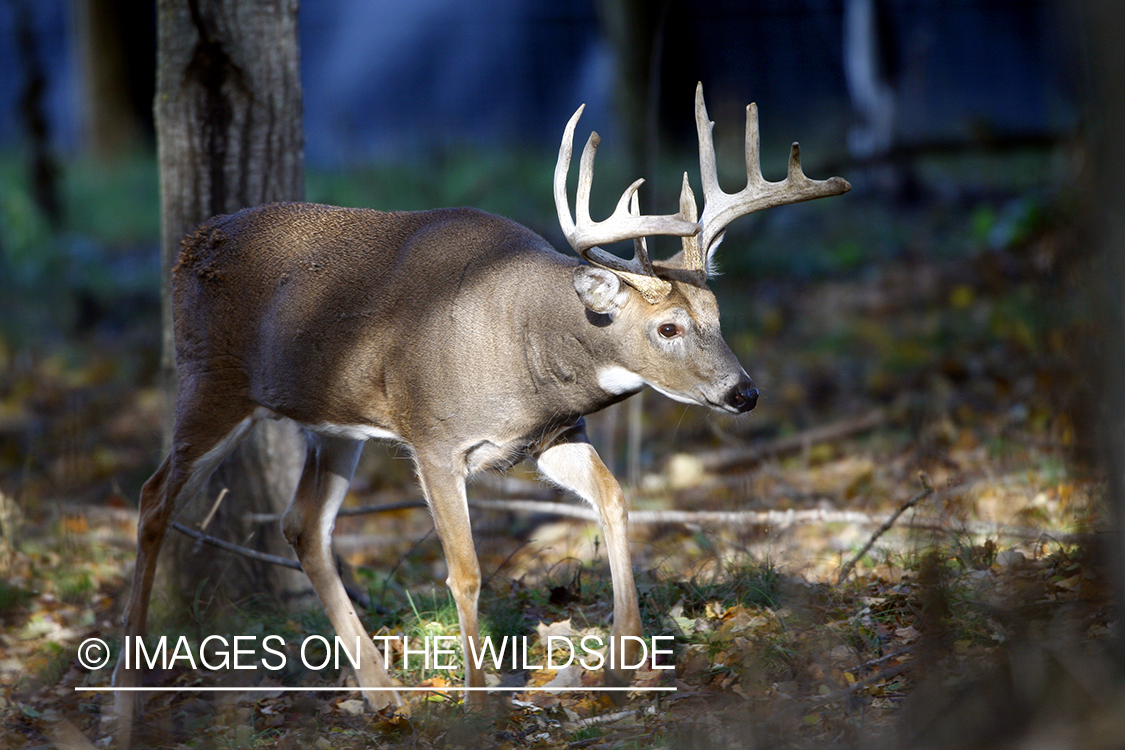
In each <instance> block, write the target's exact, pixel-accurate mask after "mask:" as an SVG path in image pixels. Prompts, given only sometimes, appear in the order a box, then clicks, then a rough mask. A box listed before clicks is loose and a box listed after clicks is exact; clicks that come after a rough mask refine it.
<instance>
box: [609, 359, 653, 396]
mask: <svg viewBox="0 0 1125 750" xmlns="http://www.w3.org/2000/svg"><path fill="white" fill-rule="evenodd" d="M646 385H648V383H646V382H645V379H644V378H642V377H641V376H640V375H638V374H637V373H635V372H633V371H631V370H626V369H625V368H624V367H618V366H617V365H611V366H610V367H603V368H601V369H600V370H598V387H599V388H601V389H602V390H603V391H605V392H606V393H609V394H612V395H614V396H619V395H621V394H622V393H632V392H633V391H639V390H640V389H641V388H644V387H645V386H646Z"/></svg>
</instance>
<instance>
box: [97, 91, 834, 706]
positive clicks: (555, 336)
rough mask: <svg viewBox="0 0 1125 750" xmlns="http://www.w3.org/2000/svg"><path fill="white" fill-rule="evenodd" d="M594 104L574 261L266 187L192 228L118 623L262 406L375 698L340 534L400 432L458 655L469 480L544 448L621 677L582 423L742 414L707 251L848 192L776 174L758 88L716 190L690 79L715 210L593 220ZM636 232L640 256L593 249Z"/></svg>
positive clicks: (616, 580) (610, 491)
mask: <svg viewBox="0 0 1125 750" xmlns="http://www.w3.org/2000/svg"><path fill="white" fill-rule="evenodd" d="M583 108H584V105H583V106H582V107H579V108H578V110H577V111H576V112H575V113H574V115H573V116H572V117H571V118H570V120H569V122H568V123H567V125H566V127H565V129H564V131H563V138H562V144H561V146H560V148H559V155H558V161H557V164H556V167H555V172H554V198H555V205H556V208H557V211H558V218H559V222H560V225H561V228H562V231H563V234H564V235H565V237H566V239H567V241H568V243H569V244H570V246H571V248H572V249H573V250H574V253H575V254H574V255H569V254H563V253H560V252H558V251H557V250H555V249H554V248H553V247H552V246H551V245H550V244H549V243H548V242H547V241H546V240H544V239H542V238H541V237H539V236H538V235H537V234H535V233H534V232H532V231H531V230H529V229H526V228H525V227H523V226H521V225H519V224H517V223H515V222H513V221H510V220H508V219H505V218H501V217H498V216H494V215H491V214H488V213H485V212H482V211H479V210H476V209H472V208H446V209H435V210H427V211H415V212H395V213H383V212H379V211H375V210H369V209H356V208H338V207H332V206H324V205H318V204H312V203H273V204H267V205H263V206H259V207H255V208H248V209H244V210H242V211H239V212H237V213H234V214H230V215H224V216H217V217H214V218H212V219H210V220H208V221H207V222H205V223H204V224H202V225H201V226H200V227H199V228H198V229H196V230H195V231H194V232H193V233H191V234H190V235H189V236H187V237H186V238H185V239H184V240H183V243H182V252H181V254H180V256H179V262H178V264H177V266H176V267H175V269H174V272H173V281H172V284H173V290H174V294H173V305H174V330H175V351H176V368H177V373H178V390H177V395H176V400H175V414H174V426H173V430H172V440H171V449H170V451H169V453H168V455H167V456H166V457H165V458H164V460H163V462H162V463H161V464H160V466H159V468H158V469H157V470H156V472H155V473H154V474H153V475H152V477H151V478H150V479H149V480H148V481H147V482H146V483H145V484H144V486H143V487H142V490H141V497H140V510H139V519H138V528H137V557H136V565H135V569H134V575H133V584H132V590H131V592H130V595H129V598H128V600H127V606H126V609H125V612H124V616H123V623H124V631H123V632H124V635H126V636H130V637H133V638H138V637H141V636H143V635H144V633H145V629H146V620H147V613H148V605H149V599H150V595H151V591H152V585H153V577H154V572H155V569H156V559H157V555H158V553H159V551H160V547H161V543H162V541H163V539H164V537H165V535H166V533H167V531H168V526H169V524H170V523H171V521H172V520H173V519H174V518H175V517H176V515H177V513H178V512H179V511H180V510H181V509H182V508H183V507H184V506H185V505H186V504H187V503H189V502H190V501H191V500H192V499H193V498H194V497H195V496H196V495H197V494H198V493H199V492H200V490H201V489H202V488H203V486H204V484H205V482H206V480H207V478H208V477H209V476H210V475H211V473H212V472H213V471H214V469H215V468H216V467H217V466H218V465H219V463H220V462H221V461H222V460H223V459H224V458H225V457H226V456H227V455H228V454H229V453H230V452H231V451H232V450H233V448H234V446H235V445H236V444H237V443H238V441H239V440H240V439H241V438H242V437H243V436H244V435H245V434H246V432H247V431H248V430H249V429H250V427H251V426H252V425H253V424H254V423H255V422H256V421H258V420H261V419H289V420H292V421H293V422H296V423H297V424H298V425H300V426H301V427H302V428H303V432H304V434H305V435H306V438H307V452H306V458H305V464H304V468H303V471H302V473H301V476H300V479H299V481H298V484H297V488H296V491H295V495H294V497H293V500H292V503H291V505H290V506H289V508H288V510H287V511H286V512H285V514H284V516H283V518H282V521H281V524H282V530H283V532H284V535H285V537H286V539H287V541H288V542H289V543H290V545H291V546H292V548H293V550H294V551H295V553H296V556H297V559H298V560H299V562H300V564H301V566H302V567H303V568H304V570H305V572H306V574H307V575H308V578H309V580H310V582H311V584H312V587H313V589H314V590H315V592H316V594H317V596H318V598H319V599H320V602H321V604H322V605H323V607H324V609H325V610H326V612H327V614H328V618H329V620H330V622H331V624H332V627H333V628H334V629H335V631H336V634H337V635H338V636H340V637H341V638H343V639H344V641H345V642H347V643H352V642H353V641H354V639H356V638H359V642H360V643H361V644H362V645H361V654H360V659H359V666H358V667H357V668H356V669H355V678H356V682H357V683H358V686H359V689H360V690H361V692H362V695H363V697H364V699H365V702H366V703H367V705H368V707H369V708H370V709H372V710H377V709H383V708H386V707H388V706H396V707H397V706H401V705H402V704H403V700H402V696H401V694H400V692H399V691H397V690H396V683H395V682H394V681H392V679H391V678H390V677H389V675H388V674H387V671H386V667H385V664H384V662H383V657H382V655H381V654H380V652H379V650H378V649H377V648H376V646H375V644H374V642H373V640H372V639H371V637H369V636H368V635H367V634H366V633H365V631H364V628H363V625H362V623H361V621H360V619H359V617H358V616H357V614H356V610H355V607H354V606H353V604H352V602H351V600H350V599H349V597H348V594H347V593H346V591H345V588H344V586H343V584H342V582H341V579H340V576H339V574H338V572H337V570H336V566H335V565H334V562H333V557H332V554H331V549H330V544H331V538H332V531H333V527H334V524H335V519H336V514H337V512H338V511H339V509H340V507H341V504H342V503H343V500H344V497H345V494H346V492H347V490H348V487H349V483H350V481H351V479H352V476H353V473H354V472H355V469H356V465H357V461H358V459H359V456H360V451H361V450H362V448H363V445H364V443H365V442H366V441H368V440H383V441H393V442H395V443H398V444H400V445H402V446H404V447H405V449H406V450H407V451H408V452H409V455H410V456H411V457H412V458H413V461H414V464H415V468H416V474H417V480H418V483H419V484H420V486H421V490H422V493H423V495H424V496H425V500H426V503H427V505H428V508H429V510H430V513H431V515H432V517H433V523H434V526H435V527H436V530H437V534H438V537H439V539H440V542H441V545H442V549H443V552H444V555H445V560H446V563H447V568H448V578H447V580H446V584H447V585H448V587H449V590H450V591H451V593H452V597H453V599H454V601H455V603H456V607H457V614H458V617H459V621H460V641H461V647H462V650H463V653H464V654H466V655H468V654H469V653H470V652H472V653H479V651H480V649H479V645H480V637H479V633H478V616H477V601H478V595H479V593H480V590H481V572H480V566H479V563H478V559H477V555H476V551H475V548H474V543H473V535H472V530H471V526H470V518H469V510H468V504H467V500H466V490H465V483H466V479H467V478H469V477H471V476H472V475H474V474H477V473H479V472H483V471H488V470H494V469H505V468H508V467H510V466H512V465H514V464H515V463H517V462H519V461H521V460H524V459H530V461H532V462H533V463H534V466H535V467H536V469H537V470H538V472H539V474H540V475H541V477H542V478H543V479H544V480H545V481H546V482H548V483H551V484H553V485H555V486H557V487H558V488H561V489H563V490H566V491H569V492H572V493H573V494H575V495H577V496H578V497H579V498H581V499H582V500H584V501H586V502H588V503H589V504H591V505H592V506H593V507H594V508H595V509H596V510H597V513H598V517H599V520H600V525H601V529H602V534H603V538H604V543H605V546H606V550H607V557H608V562H609V568H610V576H611V582H612V589H613V625H612V630H611V632H610V637H609V641H610V645H611V648H610V652H609V653H610V658H609V659H608V660H607V661H606V662H605V672H604V680H605V683H606V684H607V685H610V686H627V685H629V684H630V681H631V678H632V675H633V669H631V668H629V666H631V665H635V664H636V655H637V653H638V640H639V636H640V635H641V618H640V611H639V608H638V603H637V591H636V586H635V584H634V580H633V570H632V566H631V562H630V554H629V540H628V509H627V507H626V501H625V496H624V494H623V492H622V489H621V486H620V485H619V484H618V482H617V480H616V479H615V478H614V477H613V475H612V474H611V473H610V471H609V470H608V469H607V468H606V465H605V463H603V462H602V460H601V458H599V456H598V453H597V451H596V450H595V449H594V448H593V446H592V445H591V444H590V441H589V439H588V437H587V434H586V427H585V419H584V417H585V416H586V415H588V414H591V413H593V412H596V411H598V410H600V409H603V408H605V407H607V406H609V405H611V404H614V403H616V402H619V401H621V400H623V399H626V398H628V397H629V396H632V395H634V394H636V393H638V392H639V391H641V390H642V389H643V388H645V387H646V386H647V387H650V388H652V389H653V390H656V391H658V392H659V393H662V394H664V395H665V396H667V397H669V398H671V399H674V400H676V401H681V402H685V403H688V404H697V405H702V406H706V407H708V408H710V409H713V410H716V411H718V412H723V413H727V414H732V415H737V414H745V413H746V412H748V411H750V410H752V409H753V408H754V407H755V405H756V403H757V400H758V395H759V394H758V389H757V388H756V387H755V386H754V383H753V381H752V380H751V379H750V377H749V376H748V375H747V373H746V371H745V370H744V369H743V367H742V365H741V364H739V361H738V359H737V358H736V357H735V355H734V353H733V352H732V351H731V349H730V347H729V346H728V345H727V344H726V342H725V341H724V339H723V336H722V333H721V331H720V326H719V310H718V303H717V301H716V299H715V296H714V294H713V293H712V292H711V291H710V290H709V288H708V286H707V280H708V275H709V273H710V272H711V271H712V270H713V265H712V258H713V256H714V253H715V250H716V249H717V247H718V246H719V243H720V242H721V241H722V239H723V236H724V232H725V229H726V227H727V226H728V225H729V224H730V223H731V222H732V221H733V220H735V219H737V218H739V217H742V216H746V215H748V214H750V213H753V212H755V211H760V210H763V209H766V208H770V207H774V206H780V205H784V204H789V203H796V202H799V201H806V200H811V199H814V198H821V197H827V196H834V195H840V194H842V193H844V192H846V191H848V190H849V189H850V185H849V184H848V182H847V181H846V180H844V179H842V178H840V177H833V178H830V179H828V180H812V179H810V178H808V177H807V176H805V174H804V171H803V169H802V167H801V160H800V148H799V146H798V145H797V144H796V143H794V144H793V146H792V149H791V151H790V157H789V166H788V173H787V175H786V177H785V179H783V180H781V181H779V182H768V181H766V180H765V179H764V178H763V177H762V173H761V169H760V165H759V133H758V116H757V108H756V106H755V105H754V104H751V105H749V106H748V107H747V108H746V135H745V151H746V171H747V185H746V187H745V188H744V189H743V190H741V191H739V192H737V193H726V192H724V191H723V190H722V189H721V188H720V186H719V181H718V174H717V166H716V157H715V148H714V144H713V142H712V128H713V126H714V123H712V122H711V121H710V120H709V119H708V116H707V109H706V106H705V104H704V100H703V87H702V84H700V85H698V86H697V88H696V93H695V119H696V127H697V131H698V138H699V166H700V174H701V181H702V190H703V210H702V213H699V211H698V207H697V205H696V202H695V196H694V194H693V192H692V190H691V188H690V186H689V184H688V176H687V174H686V173H685V174H684V180H683V186H682V188H681V192H680V201H679V202H680V205H679V211H678V212H677V213H675V214H666V215H642V214H641V213H640V211H639V206H638V200H637V193H638V189H639V187H640V185H641V183H642V182H643V180H637V181H636V182H634V183H632V184H631V185H630V186H629V187H628V188H627V189H626V190H625V191H624V193H623V194H622V196H621V198H620V200H619V201H618V203H617V206H616V208H615V209H614V210H613V212H612V214H611V215H610V216H609V217H608V218H606V219H604V220H602V221H594V220H592V219H591V216H590V205H589V204H590V192H591V185H592V181H593V167H594V155H595V152H596V151H597V148H598V145H599V143H600V139H599V137H598V135H597V133H596V132H595V133H591V135H590V138H589V140H588V141H587V142H586V146H585V148H584V150H583V152H582V156H581V160H580V164H579V175H578V185H577V193H576V198H575V213H574V214H573V216H572V215H571V211H570V204H569V197H568V189H567V178H568V175H569V173H570V162H571V155H572V148H573V139H574V131H575V128H576V126H577V123H578V120H579V118H580V117H581V115H582V112H583ZM657 235H663V236H671V237H678V238H680V240H681V245H682V248H681V249H680V250H679V251H678V252H677V253H676V254H675V255H674V256H673V257H672V258H671V259H670V260H668V261H660V260H653V259H651V258H650V256H649V253H648V248H647V240H646V238H647V237H649V236H657ZM628 240H632V241H633V249H634V252H633V257H632V258H631V259H625V258H623V257H619V256H617V255H615V254H613V253H610V252H609V251H607V250H605V249H603V248H602V247H601V246H602V245H607V244H609V243H614V242H619V241H628ZM626 636H632V637H633V638H626ZM615 644H616V648H613V646H614V645H615ZM140 677H141V674H140V670H139V668H137V667H136V666H133V667H130V668H127V667H126V665H125V664H124V660H123V659H121V658H119V660H118V662H117V665H116V668H115V670H114V676H113V685H114V686H115V687H134V686H136V685H137V684H138V682H139V680H140ZM484 686H485V676H484V673H483V670H482V669H481V668H480V667H478V666H477V665H476V664H474V663H473V662H472V660H470V659H468V658H466V659H465V687H466V688H469V689H468V690H466V692H465V702H466V704H467V705H469V706H482V705H485V704H486V700H485V699H486V697H487V696H486V693H485V692H484V691H482V690H481V689H482V688H484ZM473 688H476V690H472V689H473ZM133 695H135V694H134V693H129V692H126V691H118V692H117V695H116V704H117V712H118V716H119V719H124V720H125V721H129V720H130V717H131V716H132V715H133V711H134V708H135V706H134V705H133Z"/></svg>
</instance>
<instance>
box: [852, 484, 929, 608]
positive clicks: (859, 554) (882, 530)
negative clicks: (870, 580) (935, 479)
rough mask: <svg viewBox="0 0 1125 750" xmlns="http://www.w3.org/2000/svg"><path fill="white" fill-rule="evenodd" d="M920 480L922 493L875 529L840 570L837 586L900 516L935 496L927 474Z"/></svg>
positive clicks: (904, 504)
mask: <svg viewBox="0 0 1125 750" xmlns="http://www.w3.org/2000/svg"><path fill="white" fill-rule="evenodd" d="M918 480H919V481H920V482H921V483H922V491H921V492H919V493H918V494H917V495H915V496H914V497H912V498H910V499H909V500H907V501H906V502H905V503H903V504H902V505H901V506H900V507H899V509H898V510H896V511H895V512H894V513H893V514H891V517H890V518H888V519H887V520H886V521H884V522H883V525H882V526H880V527H879V528H877V529H875V533H874V534H872V535H871V538H870V539H868V540H867V544H865V545H863V547H862V548H861V549H860V550H859V552H856V553H855V554H854V555H852V557H851V559H850V560H848V561H847V562H846V563H844V567H842V568H841V569H840V575H839V576H838V577H837V578H836V585H837V586H839V585H840V584H842V583H843V582H844V581H846V580H847V579H848V576H849V575H851V572H852V568H854V567H855V565H856V563H858V562H859V561H860V560H861V559H863V556H864V555H866V554H867V551H868V550H869V549H871V547H872V546H874V544H875V542H876V541H877V540H878V539H879V537H881V536H883V534H886V533H887V532H888V531H890V530H891V527H892V526H894V525H895V521H897V520H898V518H899V516H901V515H902V514H903V513H905V512H906V511H908V510H910V509H911V508H913V507H914V506H915V505H917V504H918V503H920V502H922V500H924V499H926V498H927V497H929V496H930V495H932V494H934V488H933V487H932V486H931V485H930V480H929V479H927V478H926V475H925V474H922V473H919V474H918Z"/></svg>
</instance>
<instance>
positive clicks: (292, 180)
mask: <svg viewBox="0 0 1125 750" xmlns="http://www.w3.org/2000/svg"><path fill="white" fill-rule="evenodd" d="M157 50H158V61H157V93H156V105H155V116H156V134H157V148H158V157H159V166H160V191H161V217H162V226H161V235H162V239H161V246H162V261H163V269H164V296H163V328H164V352H165V353H164V373H165V382H166V384H167V385H168V386H169V388H171V387H172V384H173V382H174V379H175V371H174V365H173V362H172V352H173V345H172V319H171V293H170V287H169V284H168V281H169V279H170V274H171V270H172V267H173V266H174V264H175V263H176V258H177V256H178V254H179V250H180V240H181V238H182V237H183V236H184V235H185V234H186V233H187V232H188V231H190V230H191V229H192V228H194V227H195V226H196V225H198V224H199V223H200V222H202V221H204V220H205V219H207V218H209V217H211V216H213V215H216V214H224V213H232V212H234V211H238V210H239V209H241V208H245V207H247V206H254V205H258V204H261V203H267V202H270V201H277V200H300V199H301V198H302V197H303V194H304V177H303V171H304V134H303V130H302V124H301V108H302V101H301V81H300V66H299V61H300V53H299V45H298V38H297V2H296V0H159V1H158V3H157ZM303 460H304V441H303V440H302V438H301V436H300V434H299V432H298V430H297V429H296V427H295V426H294V425H292V424H291V423H287V422H286V423H282V422H272V421H270V422H268V423H266V424H263V425H259V426H258V427H256V428H255V429H254V430H253V431H252V432H251V434H250V435H249V437H248V438H247V440H245V441H244V442H243V444H242V445H241V446H240V447H239V449H238V450H236V451H235V453H234V455H232V456H231V458H230V459H229V460H228V461H227V462H226V463H224V464H223V465H222V466H221V467H220V468H219V470H218V471H217V472H216V473H215V475H214V477H213V478H212V479H211V482H210V485H209V487H208V490H207V493H206V497H205V498H199V499H197V500H196V502H195V503H194V505H193V506H192V507H191V508H190V509H189V510H188V511H187V512H185V513H184V515H183V516H181V518H180V521H181V522H183V523H185V524H187V525H191V526H196V525H198V524H199V523H200V519H202V518H204V517H205V516H206V515H207V514H208V512H209V511H210V510H211V509H212V506H213V504H214V501H215V499H216V498H218V497H219V496H220V494H221V492H222V490H223V489H227V490H229V495H228V497H227V499H226V500H224V501H223V502H222V503H221V504H220V505H219V507H218V509H217V511H216V512H215V514H214V516H213V517H212V518H211V519H210V522H209V523H208V525H207V530H208V533H211V534H214V535H216V536H221V537H223V538H226V539H228V540H231V541H234V542H237V543H239V544H242V545H245V546H248V547H251V548H254V549H258V550H260V551H264V552H272V553H273V554H281V555H288V554H289V552H288V550H289V547H288V544H287V543H286V542H285V540H284V538H283V537H282V535H281V532H280V525H279V524H276V523H275V524H268V525H263V524H247V523H245V522H243V520H242V517H243V514H247V513H255V512H256V513H270V512H279V511H281V510H283V509H284V507H285V506H286V505H287V503H288V501H289V499H290V498H291V497H292V494H293V489H294V486H295V484H296V480H297V476H298V474H299V472H300V468H301V465H302V463H303ZM162 559H163V572H162V574H161V581H162V582H163V584H164V585H165V587H166V588H167V589H169V590H170V591H171V592H173V596H175V597H179V598H180V599H181V600H182V601H190V600H192V599H193V598H194V597H196V596H197V595H198V596H201V597H202V598H203V599H204V602H205V604H207V605H210V604H213V603H220V604H221V603H223V602H224V601H227V600H236V599H242V598H245V597H246V596H249V595H253V594H262V593H272V594H275V595H277V596H279V597H281V598H282V599H286V598H289V597H290V596H291V595H293V594H294V593H295V592H297V591H304V590H306V587H307V581H306V580H305V579H304V576H303V575H301V574H300V573H299V572H296V571H291V570H288V569H285V568H279V567H277V566H271V565H268V564H265V563H258V562H255V561H253V560H249V559H247V558H244V557H240V556H235V555H230V554H228V553H223V552H217V551H215V550H214V549H212V548H204V549H199V548H198V545H196V544H195V543H194V542H193V541H192V540H190V539H187V538H186V537H184V536H182V535H178V534H173V535H171V536H170V537H169V539H168V540H167V541H166V543H165V550H164V552H163V554H162Z"/></svg>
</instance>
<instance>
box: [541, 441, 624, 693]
mask: <svg viewBox="0 0 1125 750" xmlns="http://www.w3.org/2000/svg"><path fill="white" fill-rule="evenodd" d="M536 462H537V465H538V467H539V471H540V472H541V473H542V474H543V476H544V477H545V478H546V479H548V480H549V481H551V482H553V483H554V484H557V485H558V486H560V487H562V488H563V489H567V490H570V491H571V492H574V493H575V494H576V495H578V496H579V497H581V498H582V499H583V500H585V501H586V502H588V503H590V504H591V505H593V506H594V507H595V508H597V510H598V516H599V517H600V519H601V524H602V533H603V534H605V543H606V548H607V550H608V552H609V572H610V576H611V577H612V581H613V631H612V633H611V635H610V641H611V644H610V650H609V653H610V655H611V659H610V660H608V661H607V662H606V672H605V681H606V684H607V685H610V686H624V685H628V684H629V683H630V682H631V681H632V679H633V669H632V668H627V667H626V666H622V665H629V666H630V667H631V666H633V665H636V664H637V653H638V651H639V648H640V647H639V640H634V638H636V639H639V638H640V635H641V614H640V609H639V608H638V606H637V587H636V584H634V583H633V567H632V564H631V562H630V560H629V511H628V508H626V506H625V496H624V495H623V494H622V492H621V485H620V484H618V482H617V480H616V479H615V478H614V477H613V474H611V473H610V471H609V469H607V468H606V466H605V464H604V463H602V459H601V457H600V456H598V453H597V451H595V450H594V447H593V446H592V445H590V443H589V442H588V438H587V437H586V428H585V425H584V424H583V425H580V426H579V427H578V428H576V429H575V430H573V431H571V432H569V433H567V434H566V435H565V436H564V437H563V438H562V440H561V441H560V442H557V443H555V444H554V445H552V446H551V447H549V448H547V449H546V450H544V451H543V452H542V453H540V454H539V455H538V456H537V457H536ZM623 636H632V637H633V638H630V639H628V640H625V641H624V642H623V639H622V637H623Z"/></svg>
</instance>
